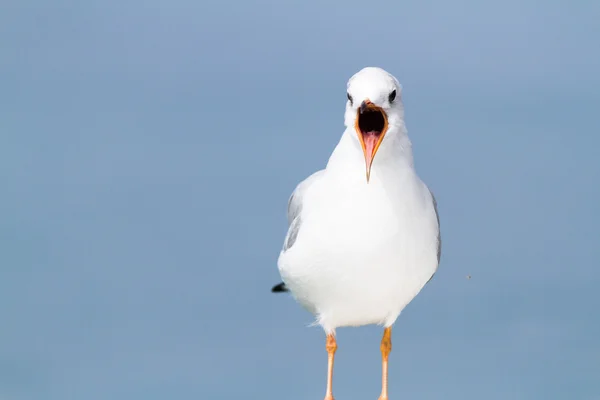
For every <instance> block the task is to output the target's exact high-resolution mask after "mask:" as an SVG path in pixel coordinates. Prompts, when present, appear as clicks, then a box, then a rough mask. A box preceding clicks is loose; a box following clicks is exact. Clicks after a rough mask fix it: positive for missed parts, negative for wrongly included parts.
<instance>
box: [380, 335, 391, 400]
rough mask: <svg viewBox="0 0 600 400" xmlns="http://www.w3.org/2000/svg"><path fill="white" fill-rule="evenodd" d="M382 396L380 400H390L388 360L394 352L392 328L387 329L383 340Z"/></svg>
mask: <svg viewBox="0 0 600 400" xmlns="http://www.w3.org/2000/svg"><path fill="white" fill-rule="evenodd" d="M380 348H381V365H382V378H381V396H379V400H388V358H389V356H390V352H391V351H392V328H391V327H389V328H385V329H384V331H383V338H382V339H381V347H380Z"/></svg>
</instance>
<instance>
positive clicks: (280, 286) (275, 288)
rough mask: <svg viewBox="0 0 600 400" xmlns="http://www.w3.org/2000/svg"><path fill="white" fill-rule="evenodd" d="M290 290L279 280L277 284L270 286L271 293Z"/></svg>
mask: <svg viewBox="0 0 600 400" xmlns="http://www.w3.org/2000/svg"><path fill="white" fill-rule="evenodd" d="M289 291H290V290H289V289H288V287H287V286H285V283H283V282H281V283H278V284H277V285H275V286H273V287H272V288H271V292H273V293H284V292H289Z"/></svg>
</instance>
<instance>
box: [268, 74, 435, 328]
mask: <svg viewBox="0 0 600 400" xmlns="http://www.w3.org/2000/svg"><path fill="white" fill-rule="evenodd" d="M347 87H348V98H349V100H348V103H347V105H346V113H345V125H346V130H345V131H344V133H343V135H342V137H341V139H340V141H339V143H338V145H337V147H336V148H335V150H334V151H333V153H332V155H331V157H330V158H329V162H328V163H327V166H326V168H325V169H324V170H321V171H318V172H316V173H315V174H313V175H311V176H310V177H308V178H307V179H306V180H304V181H302V182H301V183H300V184H299V185H298V186H297V188H296V190H295V191H294V193H293V194H292V197H291V198H290V201H289V206H288V220H289V223H290V226H289V230H288V234H287V237H286V239H285V243H284V246H283V250H282V251H281V253H280V256H279V260H278V267H279V271H280V273H281V277H282V279H283V281H284V282H285V285H286V286H287V288H288V289H289V290H290V291H291V293H292V295H293V296H294V298H295V299H296V300H297V301H298V302H299V303H300V304H301V305H302V306H304V307H305V308H306V309H307V310H309V311H310V312H311V313H313V314H314V315H315V316H316V321H317V322H318V324H320V325H321V326H322V327H323V329H324V330H325V331H326V332H327V333H328V334H332V333H334V332H335V329H336V328H338V327H344V326H361V325H367V324H381V325H384V326H385V327H390V326H391V325H392V324H393V323H394V322H395V321H396V319H397V317H398V316H399V315H400V313H401V312H402V310H403V309H404V307H406V305H407V304H409V303H410V301H412V299H413V298H414V297H415V296H416V295H417V294H418V293H419V291H420V290H421V289H422V288H423V286H424V285H425V284H426V283H427V282H428V281H429V280H430V279H431V277H432V276H433V274H434V273H435V272H436V270H437V267H438V263H439V256H440V246H441V242H440V233H439V219H438V216H437V208H436V203H435V199H434V197H433V195H432V194H431V192H430V191H429V189H428V188H427V186H426V185H425V184H424V183H423V182H422V181H421V180H420V179H419V177H418V176H417V174H416V172H415V169H414V165H413V155H412V147H411V142H410V140H409V138H408V136H407V131H406V128H405V125H404V109H403V105H402V98H401V86H400V84H399V83H398V81H397V80H396V78H394V77H393V76H392V75H390V74H389V73H387V72H386V71H384V70H382V69H380V68H365V69H363V70H361V71H359V72H358V73H357V74H355V75H354V76H353V77H352V78H351V79H350V80H349V81H348V85H347ZM392 92H393V93H392ZM393 95H395V98H392V97H393ZM360 107H362V109H365V108H366V107H372V108H377V109H378V110H381V111H383V114H382V115H385V117H386V118H387V120H386V129H384V131H383V132H382V133H383V134H382V135H381V136H382V137H381V139H380V141H381V143H380V145H379V147H378V148H377V146H376V147H375V151H374V152H373V158H372V167H371V168H370V176H369V178H367V177H366V176H365V170H366V169H368V167H369V166H368V164H369V161H368V160H366V157H367V152H368V151H370V150H371V149H372V148H373V146H372V145H371V147H369V144H368V143H367V141H368V140H369V139H368V137H367V136H368V135H367V134H366V133H365V132H363V133H365V134H364V135H363V134H361V129H359V128H358V126H359V125H358V123H357V118H359V116H361V115H362V113H361V109H359V108H360ZM375 137H376V138H379V137H380V136H375ZM372 140H375V139H372ZM365 146H366V147H365ZM375 153H376V156H375ZM365 164H367V165H365ZM367 175H368V173H367Z"/></svg>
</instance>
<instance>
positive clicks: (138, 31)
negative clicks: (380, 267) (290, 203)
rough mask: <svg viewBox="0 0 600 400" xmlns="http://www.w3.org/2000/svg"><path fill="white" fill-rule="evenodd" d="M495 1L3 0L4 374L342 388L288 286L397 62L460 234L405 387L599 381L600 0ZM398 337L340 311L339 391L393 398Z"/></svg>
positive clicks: (403, 331) (145, 392)
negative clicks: (387, 351)
mask: <svg viewBox="0 0 600 400" xmlns="http://www.w3.org/2000/svg"><path fill="white" fill-rule="evenodd" d="M485 3H486V4H484V3H483V2H476V1H453V2H445V1H442V0H432V1H420V2H416V1H413V2H378V1H375V2H364V1H355V0H349V1H339V0H337V1H323V2H321V3H318V2H316V1H291V2H287V3H286V2H282V1H264V0H253V1H247V2H243V1H240V0H238V1H221V2H220V3H219V2H207V1H204V2H202V1H200V2H198V1H191V0H173V1H170V2H167V1H162V2H161V1H156V0H149V1H141V0H131V1H127V0H126V1H120V2H118V1H112V0H111V1H106V0H105V1H96V0H93V1H75V0H56V1H53V2H44V1H40V0H32V1H27V0H8V1H7V0H4V1H3V2H2V4H1V5H0V49H1V50H0V183H1V185H2V191H1V196H0V207H1V208H0V210H1V214H0V215H1V217H2V223H1V224H0V323H1V327H0V398H1V399H3V400H4V399H7V400H15V399H18V400H27V399H43V400H55V399H56V400H69V399H77V400H80V399H86V400H94V399H144V400H151V399H190V398H195V399H235V398H248V399H259V398H260V399H264V400H266V399H283V398H284V399H291V400H294V399H301V400H305V399H322V397H323V395H324V392H325V371H326V353H325V342H324V335H323V332H322V331H321V330H320V329H319V328H308V327H307V326H308V324H310V323H311V322H312V318H311V316H310V315H309V314H308V313H307V312H306V311H304V310H302V309H301V308H300V307H299V306H298V305H297V304H295V303H294V301H293V300H292V299H291V298H290V297H288V296H286V295H279V296H276V295H273V294H271V293H270V292H269V290H270V288H271V286H272V285H273V284H275V283H277V282H279V276H278V271H277V267H276V260H277V256H278V253H279V250H280V248H281V245H282V243H283V238H284V235H285V232H286V229H287V227H286V217H285V215H286V212H285V210H286V204H287V199H288V196H289V195H290V193H291V191H292V190H293V188H294V187H295V185H296V183H297V182H299V181H300V180H301V179H303V178H304V177H306V176H307V175H309V174H310V173H312V172H313V171H315V170H317V169H320V168H322V167H323V166H324V165H325V163H326V161H327V158H328V156H329V154H330V152H331V151H332V149H333V147H334V146H335V144H336V143H337V141H338V139H339V137H340V135H341V133H342V131H343V110H344V104H345V84H346V81H347V79H348V78H349V77H350V76H351V75H352V74H353V73H355V72H356V71H358V70H359V69H361V68H363V67H365V66H381V67H383V68H385V69H387V70H388V71H390V72H391V73H393V74H394V75H396V76H397V77H398V79H399V80H400V82H401V83H402V84H403V87H404V92H403V97H404V102H405V107H406V123H407V127H408V130H409V135H410V137H411V139H412V141H413V144H414V152H415V160H416V166H417V169H418V172H419V174H420V175H421V177H422V178H423V179H424V180H425V181H426V182H427V184H428V185H429V186H430V187H431V188H432V190H433V191H434V192H435V194H436V196H437V199H438V202H439V211H440V214H441V223H442V235H443V244H444V248H443V254H442V263H441V266H440V269H439V271H438V274H437V275H436V277H435V279H434V280H433V281H432V282H430V284H429V285H427V287H426V288H425V289H424V290H423V291H422V292H421V294H420V295H419V296H418V297H417V299H415V300H414V302H413V303H411V305H409V307H408V308H407V309H406V310H405V312H404V313H403V314H402V315H401V317H400V318H399V320H398V322H397V324H396V326H395V329H394V337H393V340H394V350H393V352H392V356H391V365H390V379H391V382H390V396H391V397H390V398H391V399H392V400H393V399H413V400H418V399H440V398H446V399H461V400H463V399H481V398H485V399H488V400H494V399H502V400H505V399H511V400H518V399H524V400H525V399H526V400H531V399H544V400H547V399H557V400H558V399H560V400H562V399H584V400H598V399H600V379H599V378H598V376H599V375H598V374H599V371H600V345H599V344H598V337H600V322H599V320H600V317H599V312H598V308H599V306H600V304H599V303H600V302H599V299H598V293H597V287H598V284H600V270H599V268H598V258H599V256H600V247H599V243H598V242H599V238H600V235H599V233H598V223H600V215H599V212H598V205H599V204H600V185H599V182H600V163H599V162H598V148H599V146H600V123H599V120H598V116H599V109H600V74H599V73H598V71H600V51H598V43H599V42H600V25H599V24H598V20H599V18H600V3H598V2H595V3H594V2H591V1H588V2H585V1H573V2H566V1H545V2H542V1H517V0H509V1H503V2H485ZM467 275H470V276H471V279H467ZM380 335H381V328H378V327H363V328H359V329H340V330H339V331H338V339H339V341H338V343H339V349H338V353H337V359H336V373H335V380H334V394H335V395H336V398H337V399H339V400H344V399H376V398H377V396H378V395H379V391H380V373H381V372H380V353H379V340H380Z"/></svg>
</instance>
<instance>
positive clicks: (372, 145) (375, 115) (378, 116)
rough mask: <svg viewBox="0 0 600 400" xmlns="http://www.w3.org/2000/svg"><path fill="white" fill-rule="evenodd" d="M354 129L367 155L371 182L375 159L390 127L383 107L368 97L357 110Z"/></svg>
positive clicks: (368, 173)
mask: <svg viewBox="0 0 600 400" xmlns="http://www.w3.org/2000/svg"><path fill="white" fill-rule="evenodd" d="M354 129H355V130H356V133H357V134H358V140H359V141H360V145H361V146H362V149H363V153H364V155H365V165H366V168H367V183H369V179H370V178H371V166H372V164H373V159H374V158H375V154H376V153H377V150H378V149H379V146H380V145H381V141H382V140H383V137H384V136H385V133H386V132H387V129H388V120H387V114H386V113H385V111H383V108H381V107H379V106H376V105H375V104H373V103H372V102H371V100H369V99H366V100H365V101H363V102H362V103H361V105H360V107H358V110H357V111H356V123H355V124H354Z"/></svg>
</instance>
